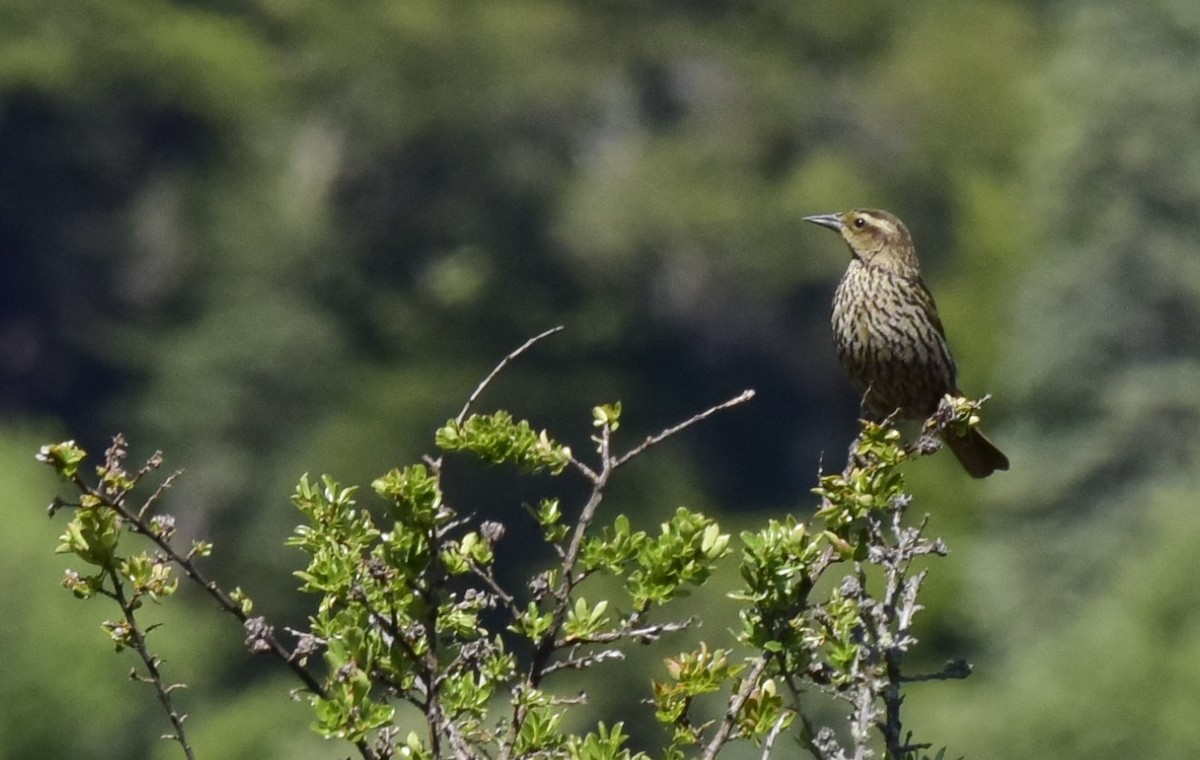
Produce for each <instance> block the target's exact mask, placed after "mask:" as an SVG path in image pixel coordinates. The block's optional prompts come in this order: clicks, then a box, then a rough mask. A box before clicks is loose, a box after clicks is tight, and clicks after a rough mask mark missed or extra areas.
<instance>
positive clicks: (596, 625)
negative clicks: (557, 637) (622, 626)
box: [563, 596, 609, 643]
mask: <svg viewBox="0 0 1200 760" xmlns="http://www.w3.org/2000/svg"><path fill="white" fill-rule="evenodd" d="M607 611H608V602H607V601H605V600H601V601H599V602H597V603H596V606H594V607H589V606H588V603H587V600H586V599H584V598H583V597H582V596H581V597H578V598H577V599H576V600H575V605H574V606H573V607H571V609H570V610H569V611H568V612H567V618H566V620H565V621H563V637H564V640H565V641H567V642H568V643H571V642H577V641H587V640H588V639H589V638H590V637H591V636H592V635H593V634H596V633H599V632H600V631H602V630H603V629H604V628H606V627H607V626H608V622H609V621H608V616H607V615H606V614H605V613H606V612H607Z"/></svg>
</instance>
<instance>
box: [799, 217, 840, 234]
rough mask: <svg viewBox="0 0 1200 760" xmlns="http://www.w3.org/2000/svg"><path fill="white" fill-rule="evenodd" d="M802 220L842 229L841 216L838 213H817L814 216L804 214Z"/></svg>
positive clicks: (838, 229)
mask: <svg viewBox="0 0 1200 760" xmlns="http://www.w3.org/2000/svg"><path fill="white" fill-rule="evenodd" d="M804 221H806V222H812V223H813V224H819V225H821V226H822V227H828V228H829V229H831V230H837V231H838V232H841V231H842V227H844V226H845V225H843V224H842V217H841V215H840V214H817V215H816V216H806V217H804Z"/></svg>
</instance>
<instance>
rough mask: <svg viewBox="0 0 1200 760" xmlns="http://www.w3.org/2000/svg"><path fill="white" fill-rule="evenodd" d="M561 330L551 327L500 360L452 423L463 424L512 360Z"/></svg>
mask: <svg viewBox="0 0 1200 760" xmlns="http://www.w3.org/2000/svg"><path fill="white" fill-rule="evenodd" d="M562 329H563V326H562V325H559V326H558V327H551V328H550V329H549V330H546V331H545V332H542V333H539V334H537V335H535V336H533V337H532V338H530V339H529V340H527V341H525V342H524V343H522V344H521V345H520V346H519V347H518V348H517V349H516V350H514V351H513V352H512V353H510V354H509V355H508V356H506V357H504V358H503V359H501V360H500V363H499V364H497V365H496V366H495V368H493V369H492V371H491V372H489V373H488V376H487V377H485V378H483V382H481V383H480V384H479V385H477V386H475V390H473V391H471V395H470V396H468V397H467V403H465V404H463V408H462V410H461V411H460V412H459V413H458V416H456V417H455V418H454V421H455V422H457V423H458V424H460V425H461V424H462V423H463V421H464V420H466V419H467V413H468V412H470V411H471V406H472V405H473V404H474V403H475V401H476V399H478V398H479V396H480V394H482V393H483V391H484V389H485V388H487V387H488V385H489V384H490V383H491V382H492V380H494V379H495V377H496V375H498V374H500V373H501V372H502V371H503V370H504V368H505V367H507V366H508V365H509V363H510V362H512V360H513V359H516V358H517V357H518V356H520V355H521V354H523V353H525V352H526V351H527V350H529V348H531V347H532V346H533V344H534V343H537V342H538V341H539V340H541V339H542V338H546V337H549V336H551V335H553V334H554V333H556V332H561V331H562Z"/></svg>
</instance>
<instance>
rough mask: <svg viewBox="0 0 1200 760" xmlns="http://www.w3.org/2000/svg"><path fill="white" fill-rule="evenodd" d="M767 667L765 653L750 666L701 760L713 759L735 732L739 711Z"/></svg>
mask: <svg viewBox="0 0 1200 760" xmlns="http://www.w3.org/2000/svg"><path fill="white" fill-rule="evenodd" d="M766 669H767V658H766V656H765V655H764V656H760V657H759V658H758V659H757V660H755V661H754V667H752V668H750V672H749V673H747V674H746V677H745V679H743V680H742V688H740V689H738V691H737V694H734V695H733V697H731V698H730V700H729V707H728V708H727V709H726V710H725V717H724V718H722V719H721V725H720V727H718V728H717V733H716V735H714V736H713V738H712V741H710V742H709V743H708V746H707V747H705V748H704V754H703V755H701V756H700V758H701V760H713V758H714V757H716V756H717V753H718V752H720V751H721V748H722V747H724V746H725V743H726V742H728V741H729V737H730V736H731V735H732V734H733V728H734V726H736V725H737V716H738V713H740V712H741V711H742V708H743V707H745V705H746V700H747V699H749V698H750V694H751V693H752V692H753V691H754V688H755V687H756V686H758V679H759V677H760V676H762V674H763V671H764V670H766Z"/></svg>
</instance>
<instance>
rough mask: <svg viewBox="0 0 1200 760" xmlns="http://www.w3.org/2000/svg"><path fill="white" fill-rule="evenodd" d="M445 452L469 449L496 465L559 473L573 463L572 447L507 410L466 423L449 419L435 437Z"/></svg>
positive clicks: (476, 415)
mask: <svg viewBox="0 0 1200 760" xmlns="http://www.w3.org/2000/svg"><path fill="white" fill-rule="evenodd" d="M435 440H436V442H437V446H438V448H440V449H441V450H442V451H469V452H471V453H473V454H475V455H476V456H478V457H479V458H481V459H483V460H484V461H487V462H491V463H493V464H506V463H507V464H515V465H516V466H517V467H520V468H521V469H522V470H524V471H525V472H542V471H543V470H548V471H549V472H550V473H552V474H554V475H558V474H559V473H561V472H562V471H563V470H564V469H566V467H567V465H568V464H570V463H571V449H569V448H568V447H566V446H563V445H561V444H558V443H555V442H554V441H552V440H550V437H549V435H548V434H547V433H546V431H545V430H543V431H541V432H534V430H533V428H532V427H531V426H530V424H529V423H528V422H526V421H525V420H521V421H520V422H514V421H513V418H512V415H510V414H509V413H508V412H504V411H499V412H496V413H495V414H490V415H479V414H472V415H471V416H470V417H468V418H467V419H466V421H464V422H463V423H461V424H460V423H459V422H458V421H457V420H450V421H449V422H447V423H446V424H445V425H443V426H442V428H441V429H440V430H438V431H437V435H436V437H435Z"/></svg>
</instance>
